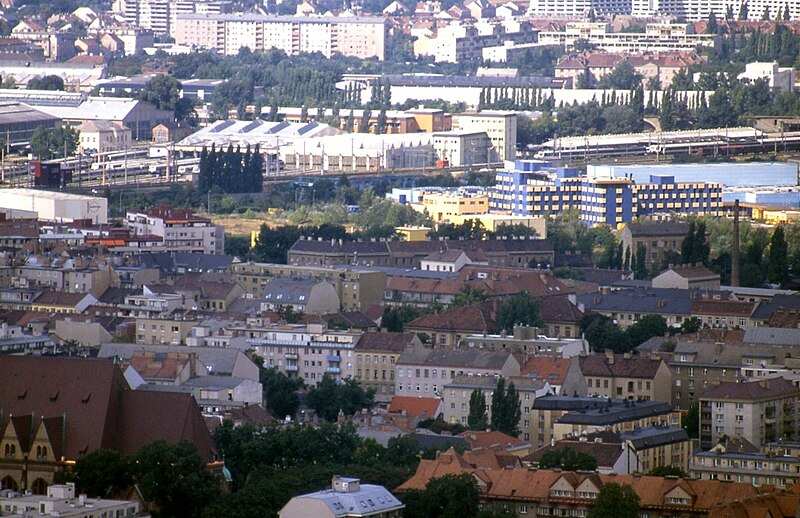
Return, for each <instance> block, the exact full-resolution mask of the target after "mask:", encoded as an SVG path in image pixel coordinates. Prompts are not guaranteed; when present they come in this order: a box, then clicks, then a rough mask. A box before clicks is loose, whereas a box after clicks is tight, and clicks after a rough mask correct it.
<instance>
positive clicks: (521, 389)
mask: <svg viewBox="0 0 800 518" xmlns="http://www.w3.org/2000/svg"><path fill="white" fill-rule="evenodd" d="M498 379H499V378H495V377H487V376H483V377H475V376H469V375H457V376H456V377H455V378H453V380H452V381H451V382H449V383H447V384H446V385H444V389H443V391H442V395H443V399H444V420H445V421H447V422H448V423H459V424H462V425H464V426H466V425H467V417H468V416H469V400H470V396H472V393H473V392H474V391H475V390H480V391H481V393H482V394H483V397H484V399H485V404H486V415H487V416H488V417H489V419H490V420H491V417H492V394H494V390H495V389H496V388H497V382H498ZM505 381H506V386H508V384H509V383H514V388H515V389H516V391H517V394H518V395H519V399H520V409H521V410H522V418H521V419H520V423H519V430H520V432H521V436H520V438H521V439H523V440H525V441H529V440H530V438H531V418H530V413H531V407H532V406H533V402H534V401H535V400H536V398H537V397H541V396H545V395H547V394H549V393H550V391H551V388H550V384H549V383H547V382H546V381H542V380H537V379H531V378H529V377H527V376H511V377H509V378H507V379H506V380H505Z"/></svg>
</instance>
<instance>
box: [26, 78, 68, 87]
mask: <svg viewBox="0 0 800 518" xmlns="http://www.w3.org/2000/svg"><path fill="white" fill-rule="evenodd" d="M28 90H64V80H63V79H61V77H59V76H56V75H49V76H42V77H34V78H33V79H31V80H30V81H28Z"/></svg>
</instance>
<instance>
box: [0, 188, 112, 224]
mask: <svg viewBox="0 0 800 518" xmlns="http://www.w3.org/2000/svg"><path fill="white" fill-rule="evenodd" d="M6 209H10V210H24V211H33V212H36V213H37V214H38V218H39V219H40V220H45V221H67V222H70V221H76V220H90V221H91V222H92V223H95V224H105V223H108V200H107V199H105V198H102V197H94V196H83V195H80V194H68V193H64V192H50V191H39V190H36V189H3V195H2V196H0V210H6Z"/></svg>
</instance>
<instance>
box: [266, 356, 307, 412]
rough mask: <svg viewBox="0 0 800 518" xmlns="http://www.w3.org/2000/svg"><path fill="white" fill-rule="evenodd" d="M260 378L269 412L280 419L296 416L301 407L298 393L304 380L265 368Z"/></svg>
mask: <svg viewBox="0 0 800 518" xmlns="http://www.w3.org/2000/svg"><path fill="white" fill-rule="evenodd" d="M259 377H260V381H261V385H262V386H263V387H264V399H265V400H266V404H267V410H269V412H270V413H271V414H272V415H273V416H275V417H276V418H278V419H284V418H285V417H287V416H289V417H292V416H294V415H295V413H297V408H298V407H299V406H300V397H299V396H298V395H297V391H298V390H300V389H301V388H302V387H303V380H302V379H300V378H289V377H288V376H286V375H285V374H283V373H282V372H280V371H279V370H277V369H274V368H263V367H262V368H261V372H260V376H259Z"/></svg>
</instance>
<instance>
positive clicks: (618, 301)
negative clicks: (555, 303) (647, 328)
mask: <svg viewBox="0 0 800 518" xmlns="http://www.w3.org/2000/svg"><path fill="white" fill-rule="evenodd" d="M730 296H731V294H730V293H729V292H721V291H707V290H681V289H675V288H646V289H642V288H638V289H629V290H618V291H612V292H609V293H589V294H586V295H579V296H578V302H581V303H583V304H584V305H585V306H586V310H587V311H591V310H594V311H610V312H630V313H654V314H668V315H685V316H688V315H690V314H691V310H692V304H693V303H694V300H695V299H699V298H701V297H706V298H713V297H718V298H719V299H721V300H728V299H729V298H730Z"/></svg>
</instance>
